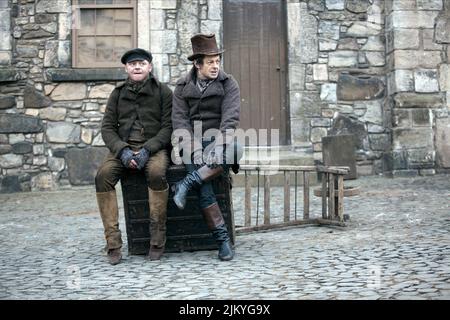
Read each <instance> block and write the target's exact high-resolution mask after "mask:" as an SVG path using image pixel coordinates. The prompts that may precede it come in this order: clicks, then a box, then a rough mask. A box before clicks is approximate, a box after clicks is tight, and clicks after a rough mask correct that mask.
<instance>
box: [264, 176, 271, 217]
mask: <svg viewBox="0 0 450 320" xmlns="http://www.w3.org/2000/svg"><path fill="white" fill-rule="evenodd" d="M264 224H270V178H269V175H268V174H265V175H264Z"/></svg>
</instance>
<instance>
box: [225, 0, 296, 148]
mask: <svg viewBox="0 0 450 320" xmlns="http://www.w3.org/2000/svg"><path fill="white" fill-rule="evenodd" d="M284 2H285V1H282V0H281V1H279V0H224V1H223V19H224V22H223V24H224V37H223V38H224V49H225V50H226V52H225V54H224V69H225V71H226V72H228V73H231V74H232V75H233V76H234V77H235V78H236V80H237V81H238V83H239V86H240V89H241V122H240V127H241V128H242V129H244V130H247V129H250V128H255V129H268V133H269V135H270V129H279V130H280V131H279V136H280V141H279V142H276V141H272V142H271V145H277V144H281V145H286V144H288V143H289V142H290V141H289V140H290V139H289V136H290V126H289V116H288V114H289V108H288V105H287V101H288V100H287V98H286V94H287V88H286V87H287V85H286V75H287V71H286V70H287V66H286V60H287V58H286V48H287V36H286V19H287V18H286V11H285V5H284Z"/></svg>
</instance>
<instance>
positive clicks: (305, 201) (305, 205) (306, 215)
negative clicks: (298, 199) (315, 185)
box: [303, 171, 309, 220]
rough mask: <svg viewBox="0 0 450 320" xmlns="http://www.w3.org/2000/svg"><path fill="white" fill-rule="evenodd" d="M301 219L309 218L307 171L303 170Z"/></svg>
mask: <svg viewBox="0 0 450 320" xmlns="http://www.w3.org/2000/svg"><path fill="white" fill-rule="evenodd" d="M303 219H304V220H308V219H309V172H306V171H303Z"/></svg>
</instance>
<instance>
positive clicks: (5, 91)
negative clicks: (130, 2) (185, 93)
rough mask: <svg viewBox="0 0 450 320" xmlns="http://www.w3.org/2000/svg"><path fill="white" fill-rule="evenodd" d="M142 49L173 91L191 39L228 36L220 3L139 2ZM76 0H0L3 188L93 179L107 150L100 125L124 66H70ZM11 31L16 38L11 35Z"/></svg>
mask: <svg viewBox="0 0 450 320" xmlns="http://www.w3.org/2000/svg"><path fill="white" fill-rule="evenodd" d="M137 7H138V11H139V14H138V17H139V19H140V21H139V22H138V38H137V42H138V46H139V47H142V48H145V49H148V50H151V52H152V53H153V56H154V73H155V74H156V76H157V77H158V78H159V79H160V80H161V81H163V82H165V83H168V84H169V85H170V86H171V87H172V88H173V87H174V85H175V82H176V80H177V79H178V78H179V77H180V76H181V75H182V74H183V73H185V72H186V71H187V70H188V69H189V68H190V66H191V62H190V61H188V60H187V56H188V55H189V54H190V51H191V43H190V37H191V36H192V34H195V33H199V32H204V33H208V32H214V33H216V34H217V35H218V36H217V39H218V42H219V44H221V39H222V2H221V1H219V0H209V1H206V0H187V1H176V0H163V1H161V0H152V1H148V0H139V1H138V5H137ZM71 9H72V8H71V1H70V0H8V1H4V0H1V1H0V83H1V90H0V173H1V176H0V192H15V191H29V190H39V189H54V188H57V187H61V186H70V185H84V184H92V183H93V182H94V176H95V172H96V167H97V166H98V164H99V163H100V162H101V160H102V159H103V158H104V156H105V155H106V153H107V149H106V148H105V147H104V143H103V140H102V138H101V134H100V125H101V120H102V117H103V113H104V111H105V108H106V102H107V98H108V96H109V94H110V93H111V91H112V90H113V89H114V87H115V85H116V84H117V82H118V81H122V80H124V79H125V74H124V73H123V70H121V69H115V70H111V69H108V70H101V69H92V70H86V69H79V70H76V69H72V68H71V54H72V51H71V49H72V48H71V40H70V36H71ZM11 34H12V36H11Z"/></svg>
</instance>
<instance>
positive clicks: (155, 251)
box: [147, 246, 164, 261]
mask: <svg viewBox="0 0 450 320" xmlns="http://www.w3.org/2000/svg"><path fill="white" fill-rule="evenodd" d="M163 253H164V246H162V247H158V246H150V250H149V251H148V256H147V258H148V259H149V260H150V261H155V260H160V259H161V256H162V255H163Z"/></svg>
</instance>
